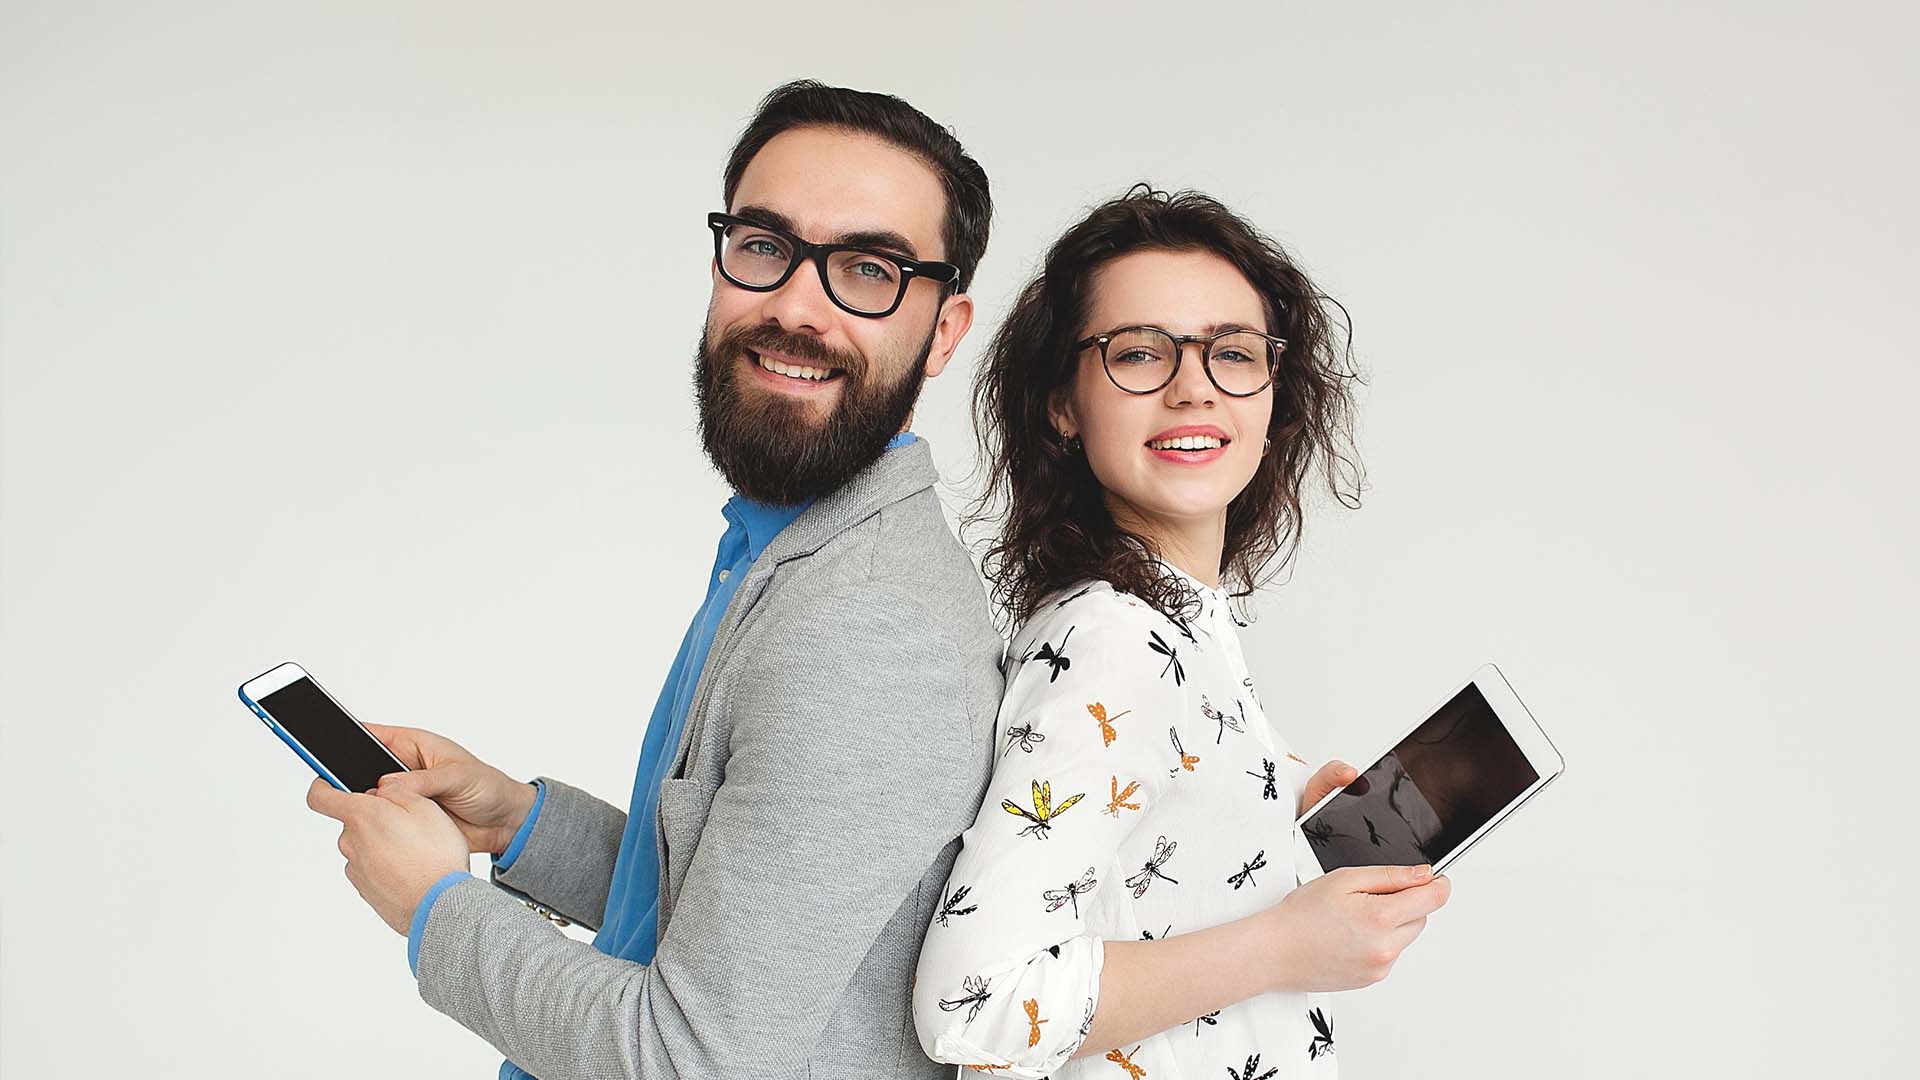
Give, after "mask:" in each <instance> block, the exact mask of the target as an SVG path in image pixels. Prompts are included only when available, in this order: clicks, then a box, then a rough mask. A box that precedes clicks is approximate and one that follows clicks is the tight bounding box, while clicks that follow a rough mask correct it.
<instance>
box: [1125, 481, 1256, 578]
mask: <svg viewBox="0 0 1920 1080" xmlns="http://www.w3.org/2000/svg"><path fill="white" fill-rule="evenodd" d="M1107 512H1108V513H1109V514H1111V515H1112V516H1113V523H1114V524H1115V525H1118V526H1119V527H1120V528H1122V529H1125V530H1126V531H1127V532H1130V533H1132V534H1133V535H1135V536H1138V537H1140V538H1141V539H1142V540H1145V541H1147V542H1148V543H1149V544H1151V545H1152V546H1153V549H1154V551H1155V552H1156V553H1158V554H1159V556H1160V560H1161V561H1162V562H1165V563H1168V564H1170V565H1172V566H1173V567H1174V568H1175V569H1177V570H1179V571H1181V572H1182V573H1184V574H1187V575H1188V576H1190V577H1194V578H1197V579H1199V580H1200V581H1202V582H1204V583H1205V584H1206V585H1207V586H1208V587H1209V588H1214V589H1217V588H1219V587H1220V554H1221V552H1223V551H1225V550H1226V544H1227V511H1226V508H1225V507H1222V508H1221V509H1220V512H1219V513H1217V514H1213V515H1210V516H1207V517H1198V518H1166V517H1158V516H1155V515H1152V514H1144V513H1141V512H1140V511H1139V510H1138V509H1136V508H1135V507H1133V506H1131V505H1128V504H1127V503H1125V502H1123V501H1121V500H1120V499H1118V498H1116V497H1114V495H1113V493H1112V492H1108V493H1107Z"/></svg>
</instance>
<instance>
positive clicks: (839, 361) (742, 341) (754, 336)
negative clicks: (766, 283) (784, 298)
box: [714, 323, 867, 379]
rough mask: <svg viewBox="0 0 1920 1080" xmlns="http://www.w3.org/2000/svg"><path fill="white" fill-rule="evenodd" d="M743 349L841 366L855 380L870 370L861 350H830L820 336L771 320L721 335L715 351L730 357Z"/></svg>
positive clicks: (823, 364)
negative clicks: (796, 331)
mask: <svg viewBox="0 0 1920 1080" xmlns="http://www.w3.org/2000/svg"><path fill="white" fill-rule="evenodd" d="M741 349H751V350H752V351H754V352H770V353H778V354H780V355H781V356H787V357H791V358H793V359H795V360H798V361H801V362H802V363H812V364H818V365H821V366H823V367H833V368H839V369H840V370H841V371H844V372H846V373H847V375H848V376H849V377H851V378H854V379H858V378H860V377H861V376H863V375H865V374H866V373H867V362H866V357H864V356H861V355H860V354H859V353H857V352H853V351H851V350H846V351H841V350H837V349H830V348H828V347H827V346H826V345H824V344H822V343H821V341H820V339H819V338H817V337H809V336H807V335H804V334H790V333H787V332H786V331H784V330H782V329H780V328H779V327H777V326H774V325H772V324H771V323H760V324H759V325H756V326H739V327H735V328H734V329H732V330H729V331H727V332H726V333H725V334H723V335H721V337H720V347H719V348H718V349H716V350H714V351H715V352H716V353H718V354H719V355H721V356H730V355H732V354H733V353H734V352H736V351H738V350H741Z"/></svg>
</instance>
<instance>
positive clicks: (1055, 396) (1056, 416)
mask: <svg viewBox="0 0 1920 1080" xmlns="http://www.w3.org/2000/svg"><path fill="white" fill-rule="evenodd" d="M1047 419H1048V420H1049V421H1050V422H1051V423H1052V424H1053V433H1054V436H1055V437H1056V438H1059V439H1071V438H1073V437H1074V436H1075V435H1078V434H1080V422H1079V420H1077V419H1075V418H1074V415H1073V399H1072V397H1071V396H1069V395H1068V393H1067V388H1066V387H1064V386H1060V387H1056V388H1054V391H1053V393H1051V394H1048V395H1047Z"/></svg>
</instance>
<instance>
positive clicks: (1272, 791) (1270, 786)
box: [1242, 758, 1280, 800]
mask: <svg viewBox="0 0 1920 1080" xmlns="http://www.w3.org/2000/svg"><path fill="white" fill-rule="evenodd" d="M1260 766H1261V768H1264V769H1266V770H1267V771H1266V775H1265V777H1264V779H1265V780H1266V782H1267V786H1266V787H1265V788H1264V789H1263V790H1262V791H1261V792H1260V798H1261V799H1262V800H1266V799H1278V798H1279V797H1280V789H1279V788H1277V787H1275V786H1274V779H1273V762H1271V761H1269V760H1267V759H1266V758H1261V759H1260ZM1242 771H1243V772H1245V773H1246V774H1247V775H1248V776H1251V777H1253V778H1254V779H1255V780H1260V779H1263V777H1262V776H1261V774H1260V773H1257V772H1254V771H1253V770H1251V769H1245V770H1242Z"/></svg>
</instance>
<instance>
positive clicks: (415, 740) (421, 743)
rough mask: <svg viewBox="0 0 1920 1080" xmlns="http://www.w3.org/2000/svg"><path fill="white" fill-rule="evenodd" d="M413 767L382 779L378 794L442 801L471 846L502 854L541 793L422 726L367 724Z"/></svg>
mask: <svg viewBox="0 0 1920 1080" xmlns="http://www.w3.org/2000/svg"><path fill="white" fill-rule="evenodd" d="M366 729H367V730H368V731H371V732H373V735H374V737H375V738H377V739H379V740H380V741H381V742H383V743H385V744H386V746H387V749H389V750H391V751H393V756H394V757H397V758H399V759H400V761H401V762H402V763H403V764H405V765H406V767H407V768H409V769H412V770H413V771H412V772H403V773H388V774H387V775H385V776H383V777H381V778H380V788H379V791H380V794H382V795H389V796H392V795H399V794H401V793H406V794H411V795H421V796H425V797H426V798H429V799H432V800H433V801H434V802H436V803H439V804H440V808H441V809H442V810H445V811H446V812H447V813H448V814H449V815H451V816H452V818H453V823H454V824H455V825H457V826H459V827H460V832H461V834H462V835H463V836H465V837H466V840H467V850H468V851H476V852H481V851H483V852H486V853H487V854H489V855H498V854H500V853H501V852H503V851H505V850H507V845H508V844H510V843H512V842H513V834H514V833H517V832H519V831H520V826H521V824H522V823H524V822H525V821H526V820H527V814H528V813H529V812H530V811H532V810H533V799H534V796H535V795H536V794H537V792H536V791H535V790H534V787H533V785H532V784H523V783H521V782H520V781H518V780H515V779H514V778H513V777H511V776H508V775H507V774H506V773H503V772H501V771H500V770H499V769H496V768H494V767H493V766H491V765H489V764H487V763H486V762H484V761H481V760H480V759H479V758H477V757H474V756H473V754H471V753H469V752H468V751H467V749H466V747H463V746H461V745H460V744H459V743H457V742H454V741H453V740H452V739H449V738H445V737H444V736H440V735H435V734H434V733H433V732H431V731H422V730H420V729H419V728H408V727H388V726H387V725H385V724H367V725H366Z"/></svg>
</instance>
